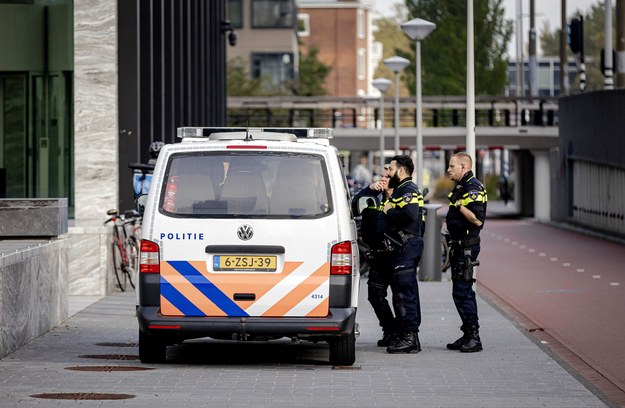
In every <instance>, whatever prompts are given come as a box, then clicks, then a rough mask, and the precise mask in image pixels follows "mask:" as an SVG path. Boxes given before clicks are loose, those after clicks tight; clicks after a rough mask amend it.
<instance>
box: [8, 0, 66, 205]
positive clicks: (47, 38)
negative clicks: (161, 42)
mask: <svg viewBox="0 0 625 408" xmlns="http://www.w3.org/2000/svg"><path fill="white" fill-rule="evenodd" d="M72 10H73V2H72V1H71V0H37V1H2V0H0V55H2V58H0V198H56V197H67V198H68V199H69V203H70V214H71V213H73V205H74V201H73V165H72V157H73V154H72V148H73V124H72V123H73V120H72V117H73V82H72V81H73V79H72V78H73V41H72V36H73V22H72Z"/></svg>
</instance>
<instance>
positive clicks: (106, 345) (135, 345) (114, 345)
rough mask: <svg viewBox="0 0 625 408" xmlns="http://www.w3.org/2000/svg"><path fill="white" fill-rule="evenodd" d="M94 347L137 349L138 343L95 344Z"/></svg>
mask: <svg viewBox="0 0 625 408" xmlns="http://www.w3.org/2000/svg"><path fill="white" fill-rule="evenodd" d="M95 345H96V346H104V347H138V346H139V344H138V343H111V342H104V343H96V344H95Z"/></svg>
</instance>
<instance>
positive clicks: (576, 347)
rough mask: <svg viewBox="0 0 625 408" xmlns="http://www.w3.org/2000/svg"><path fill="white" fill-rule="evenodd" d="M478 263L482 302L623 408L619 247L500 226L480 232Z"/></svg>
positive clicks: (516, 223)
mask: <svg viewBox="0 0 625 408" xmlns="http://www.w3.org/2000/svg"><path fill="white" fill-rule="evenodd" d="M480 261H481V265H482V266H480V267H479V270H478V281H479V285H478V286H479V287H480V288H481V289H482V295H486V296H487V297H488V296H490V297H492V298H494V299H495V300H498V301H500V302H501V303H502V304H504V305H507V306H509V307H511V308H510V309H509V310H510V311H511V312H510V314H511V315H513V317H516V318H517V320H518V321H519V322H521V323H522V325H523V326H524V327H525V329H526V330H528V331H531V332H532V333H533V334H534V335H535V336H536V338H538V339H539V340H540V341H541V342H542V343H543V344H546V345H548V347H550V348H551V349H552V351H554V352H555V353H556V354H558V355H560V356H561V357H562V358H564V359H565V360H566V361H567V362H568V363H569V364H570V365H571V366H572V367H574V369H576V370H578V371H580V372H581V373H582V375H583V376H584V377H586V379H587V380H588V381H590V382H591V383H593V384H594V385H595V386H597V387H598V388H599V389H601V390H602V392H604V393H605V394H606V395H610V398H611V399H612V400H613V401H615V402H616V403H618V404H619V405H621V406H625V393H624V391H625V341H624V339H625V246H624V245H621V244H618V243H614V242H610V241H606V240H604V239H600V238H595V237H591V236H588V235H583V234H580V233H577V232H572V231H570V230H566V229H562V228H558V227H556V226H552V225H547V224H540V223H535V222H532V221H528V220H505V219H499V220H490V221H487V223H486V225H485V228H484V231H483V232H482V253H481V255H480ZM514 315H516V316H514ZM567 358H568V360H567ZM569 360H570V361H569Z"/></svg>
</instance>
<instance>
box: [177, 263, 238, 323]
mask: <svg viewBox="0 0 625 408" xmlns="http://www.w3.org/2000/svg"><path fill="white" fill-rule="evenodd" d="M168 263H169V264H170V265H171V266H172V267H173V268H174V269H175V270H177V271H178V272H180V274H181V275H182V276H184V277H185V278H186V279H187V280H188V281H189V282H190V283H191V284H192V285H193V286H195V288H196V289H198V290H199V291H200V292H202V294H203V295H204V296H206V297H207V298H208V299H210V301H211V302H213V303H214V304H215V306H217V307H218V308H220V309H221V310H223V312H224V313H225V314H226V316H249V315H248V314H247V313H246V312H245V310H243V309H241V308H240V307H239V306H238V305H237V304H236V303H234V301H233V300H232V299H230V298H229V297H228V296H226V294H224V293H223V292H222V291H221V290H219V288H218V287H217V286H215V285H214V284H213V283H212V282H211V281H209V280H208V279H206V277H204V275H202V274H201V273H200V272H199V271H198V270H197V269H195V268H194V267H193V265H191V264H190V263H189V262H187V261H168ZM200 313H201V312H200ZM202 315H204V314H203V313H202Z"/></svg>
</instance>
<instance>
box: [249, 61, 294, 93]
mask: <svg viewBox="0 0 625 408" xmlns="http://www.w3.org/2000/svg"><path fill="white" fill-rule="evenodd" d="M294 77H295V71H294V66H293V54H292V53H290V52H255V53H252V78H261V79H263V86H264V87H267V88H274V89H275V88H276V87H284V86H285V85H286V83H287V81H290V80H293V79H294Z"/></svg>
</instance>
